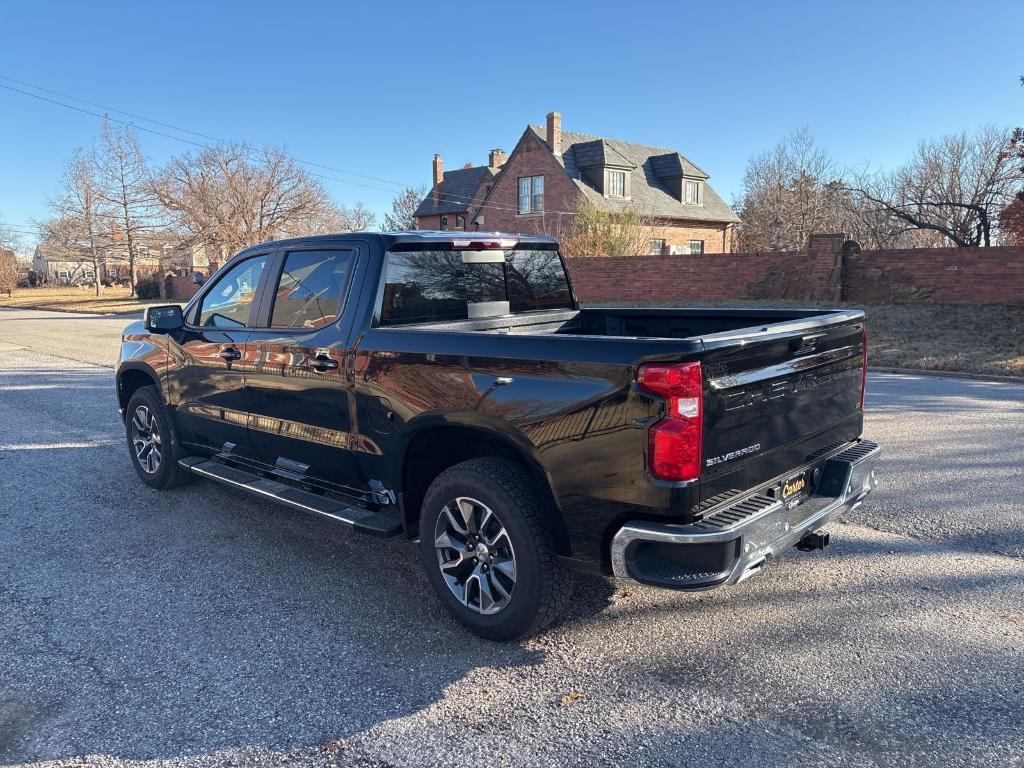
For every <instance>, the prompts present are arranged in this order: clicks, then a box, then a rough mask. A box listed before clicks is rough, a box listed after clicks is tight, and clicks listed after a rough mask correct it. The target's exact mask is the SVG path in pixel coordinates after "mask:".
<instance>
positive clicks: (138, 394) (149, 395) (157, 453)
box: [124, 386, 191, 489]
mask: <svg viewBox="0 0 1024 768" xmlns="http://www.w3.org/2000/svg"><path fill="white" fill-rule="evenodd" d="M147 425H148V426H149V427H150V429H149V430H148V431H147V430H146V429H143V428H141V427H145V426H147ZM124 430H125V437H126V438H127V440H128V455H129V456H130V457H131V460H132V466H133V467H134V468H135V473H136V474H137V475H138V476H139V479H141V480H142V482H144V483H145V484H146V485H148V486H150V487H151V488H161V489H163V488H174V487H176V486H179V485H184V484H185V483H187V482H188V481H189V480H190V479H191V473H190V472H188V471H187V470H185V469H182V468H181V467H180V466H179V465H178V459H179V458H181V457H180V455H179V450H178V447H177V446H178V440H177V434H176V433H175V430H174V422H173V421H172V420H171V415H170V413H169V412H168V410H167V407H166V406H165V405H164V403H163V399H162V398H161V397H160V391H159V390H158V389H157V388H156V387H155V386H147V387H139V389H137V390H135V393H134V394H133V395H132V399H131V400H130V401H129V402H128V408H127V409H126V410H125V418H124ZM147 435H148V436H149V437H150V439H149V445H150V449H151V450H149V451H148V452H146V451H145V448H143V449H142V452H141V454H140V449H139V443H140V442H141V443H142V444H143V445H145V444H146V439H147ZM157 457H158V458H157Z"/></svg>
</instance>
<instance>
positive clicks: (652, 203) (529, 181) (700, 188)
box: [416, 112, 739, 254]
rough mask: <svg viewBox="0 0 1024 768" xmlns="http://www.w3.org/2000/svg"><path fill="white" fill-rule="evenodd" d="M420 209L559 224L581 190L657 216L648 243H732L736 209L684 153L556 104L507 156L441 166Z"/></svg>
mask: <svg viewBox="0 0 1024 768" xmlns="http://www.w3.org/2000/svg"><path fill="white" fill-rule="evenodd" d="M439 170H440V157H439V156H437V155H435V156H434V186H433V188H432V189H431V191H430V193H429V194H428V195H427V197H426V198H424V200H423V202H422V203H421V204H420V207H419V209H417V211H416V220H417V224H418V226H419V227H420V228H421V229H457V230H462V229H465V230H476V229H486V230H497V231H503V232H528V233H542V232H558V231H560V230H561V229H562V228H563V227H565V226H566V225H568V224H569V223H571V218H572V217H573V216H574V215H575V214H574V211H575V210H576V209H577V207H578V206H579V204H580V202H581V200H582V199H584V198H586V199H588V200H590V201H591V202H592V203H593V204H594V205H595V206H596V207H598V208H599V209H602V210H606V211H610V212H621V211H624V210H627V209H630V208H633V209H635V210H637V211H638V212H639V213H641V214H643V215H644V216H647V217H649V218H650V219H651V220H652V221H653V227H652V232H651V241H650V252H651V253H664V254H684V253H703V252H705V251H707V252H728V251H730V250H731V249H732V238H733V229H734V227H735V225H736V224H737V223H738V222H739V217H738V216H736V214H735V213H733V211H732V209H731V208H729V206H728V205H727V204H726V203H725V202H724V201H723V200H722V198H721V197H719V196H718V194H717V193H716V192H715V191H714V189H712V188H711V185H710V184H709V183H708V182H709V179H710V176H709V175H708V174H707V173H706V172H705V171H704V170H703V169H701V168H700V167H699V166H697V165H696V164H695V163H693V162H692V161H691V160H689V159H688V158H687V157H686V156H685V155H683V154H682V153H681V152H679V151H677V150H674V149H666V148H662V147H651V146H647V145H645V144H635V143H633V142H628V141H619V140H617V139H608V138H602V137H600V136H591V135H588V134H583V133H575V132H571V131H563V130H562V117H561V115H560V114H559V113H557V112H552V113H550V114H548V116H547V125H546V126H545V127H543V128H542V127H541V126H536V125H530V126H527V128H526V130H525V131H524V132H523V134H522V136H521V137H520V138H519V141H518V142H517V143H516V146H515V149H513V150H512V153H511V154H510V155H509V156H508V157H507V158H506V157H505V156H504V153H502V154H501V155H500V162H498V163H495V153H494V152H492V153H491V162H489V163H488V165H487V166H479V167H472V168H464V169H461V170H459V171H455V172H449V173H443V172H439Z"/></svg>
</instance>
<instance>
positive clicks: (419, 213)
mask: <svg viewBox="0 0 1024 768" xmlns="http://www.w3.org/2000/svg"><path fill="white" fill-rule="evenodd" d="M505 160H506V156H505V153H504V152H502V151H501V150H500V149H492V150H491V153H490V156H489V157H488V159H487V165H476V166H466V167H463V168H459V169H458V170H457V171H447V172H446V171H445V170H444V163H443V162H442V160H441V156H440V155H434V184H433V186H432V187H431V189H430V193H429V194H428V195H427V196H426V197H425V198H423V202H421V203H420V204H419V207H418V208H417V209H416V213H415V214H414V215H415V217H416V228H417V229H442V230H444V229H459V230H472V229H479V227H474V226H473V225H472V220H473V218H474V216H475V215H476V212H477V211H479V209H480V206H481V205H482V204H483V201H484V198H485V197H486V196H487V193H488V192H490V191H491V187H492V185H493V184H494V178H495V177H496V176H497V175H498V172H499V171H500V170H501V166H502V163H504V162H505Z"/></svg>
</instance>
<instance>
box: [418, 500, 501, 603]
mask: <svg viewBox="0 0 1024 768" xmlns="http://www.w3.org/2000/svg"><path fill="white" fill-rule="evenodd" d="M434 549H435V551H436V552H437V563H438V566H439V567H440V568H441V576H442V577H443V578H444V581H445V583H446V584H447V585H448V589H450V590H451V592H452V594H453V595H455V598H456V599H457V600H458V601H459V602H461V603H462V604H463V605H465V606H466V607H467V608H469V609H470V610H473V611H476V612H477V613H480V614H484V615H489V614H494V613H497V612H498V611H500V610H502V609H503V608H505V607H506V606H507V605H508V604H509V601H510V600H511V599H512V592H513V591H514V590H515V586H516V555H515V550H513V548H512V541H511V540H510V539H509V536H508V532H507V531H506V530H505V526H504V525H503V524H502V522H501V520H499V519H498V516H497V515H496V514H495V513H494V511H493V510H492V509H491V508H490V507H488V506H487V505H486V504H484V503H483V502H480V501H477V500H476V499H471V498H469V497H467V496H459V497H457V498H454V499H452V500H451V501H449V502H448V503H447V504H445V505H444V507H443V508H442V509H441V513H440V514H439V515H438V518H437V524H436V525H435V526H434Z"/></svg>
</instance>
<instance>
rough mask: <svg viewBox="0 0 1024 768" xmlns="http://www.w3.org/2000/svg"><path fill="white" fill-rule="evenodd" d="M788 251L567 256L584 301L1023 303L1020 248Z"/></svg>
mask: <svg viewBox="0 0 1024 768" xmlns="http://www.w3.org/2000/svg"><path fill="white" fill-rule="evenodd" d="M820 246H821V247H819V248H818V249H816V250H813V251H806V252H794V253H774V252H769V253H718V254H716V253H705V254H703V255H700V256H631V257H617V258H604V257H588V258H575V259H570V260H569V262H568V263H569V269H570V271H571V273H572V276H573V282H574V283H575V285H576V291H577V293H578V294H579V297H580V300H581V301H583V302H615V301H631V302H632V301H665V302H684V301H688V300H689V301H702V300H708V301H716V300H728V299H792V300H806V301H839V300H845V301H851V302H855V303H856V302H862V303H865V304H870V303H904V302H936V303H958V302H963V303H976V304H1021V305H1024V248H1020V247H1001V248H930V249H916V250H891V251H865V252H863V253H860V254H856V255H853V256H847V257H845V259H844V258H843V257H842V256H841V255H840V254H839V253H837V252H836V251H835V250H834V248H833V244H832V243H831V242H824V243H821V244H820Z"/></svg>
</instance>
